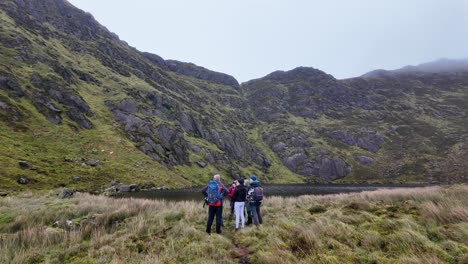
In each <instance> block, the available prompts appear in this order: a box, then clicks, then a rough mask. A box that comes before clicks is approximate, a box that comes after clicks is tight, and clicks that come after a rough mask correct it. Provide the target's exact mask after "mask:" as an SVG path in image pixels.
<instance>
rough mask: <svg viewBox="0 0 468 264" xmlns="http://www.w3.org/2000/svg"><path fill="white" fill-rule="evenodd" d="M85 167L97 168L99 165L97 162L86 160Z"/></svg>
mask: <svg viewBox="0 0 468 264" xmlns="http://www.w3.org/2000/svg"><path fill="white" fill-rule="evenodd" d="M86 165H89V166H91V167H97V166H99V165H101V163H100V162H99V161H98V160H93V159H88V160H86Z"/></svg>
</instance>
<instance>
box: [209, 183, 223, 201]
mask: <svg viewBox="0 0 468 264" xmlns="http://www.w3.org/2000/svg"><path fill="white" fill-rule="evenodd" d="M219 189H220V186H219V185H218V183H217V182H215V181H210V182H208V190H207V191H206V192H207V194H208V195H207V197H206V199H207V201H208V203H209V204H215V203H216V202H217V201H218V200H220V199H223V198H224V196H223V194H222V193H221V192H220V190H219Z"/></svg>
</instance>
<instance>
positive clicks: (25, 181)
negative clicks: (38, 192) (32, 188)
mask: <svg viewBox="0 0 468 264" xmlns="http://www.w3.org/2000/svg"><path fill="white" fill-rule="evenodd" d="M17 182H18V183H19V184H28V183H29V180H28V179H27V178H25V177H21V178H19V179H18V180H17Z"/></svg>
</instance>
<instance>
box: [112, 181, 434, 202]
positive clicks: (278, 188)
mask: <svg viewBox="0 0 468 264" xmlns="http://www.w3.org/2000/svg"><path fill="white" fill-rule="evenodd" d="M424 186H425V185H410V184H395V185H383V184H379V185H344V184H343V185H341V184H321V185H317V184H314V185H311V184H271V185H263V188H264V194H265V196H266V197H268V196H282V197H294V196H300V195H326V194H339V193H353V192H362V191H376V190H378V189H394V188H414V187H424ZM226 187H227V188H229V186H226ZM202 188H203V187H199V188H187V189H175V190H158V191H142V192H133V193H119V194H116V195H115V196H114V197H117V198H130V197H132V198H143V199H160V200H167V201H190V200H192V201H202V200H203V194H201V192H200V190H201V189H202Z"/></svg>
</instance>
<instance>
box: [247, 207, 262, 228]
mask: <svg viewBox="0 0 468 264" xmlns="http://www.w3.org/2000/svg"><path fill="white" fill-rule="evenodd" d="M261 205H262V203H261V202H253V203H250V208H252V218H253V222H254V224H255V225H258V224H262V223H263V219H262V214H261V213H260V206H261Z"/></svg>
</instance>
